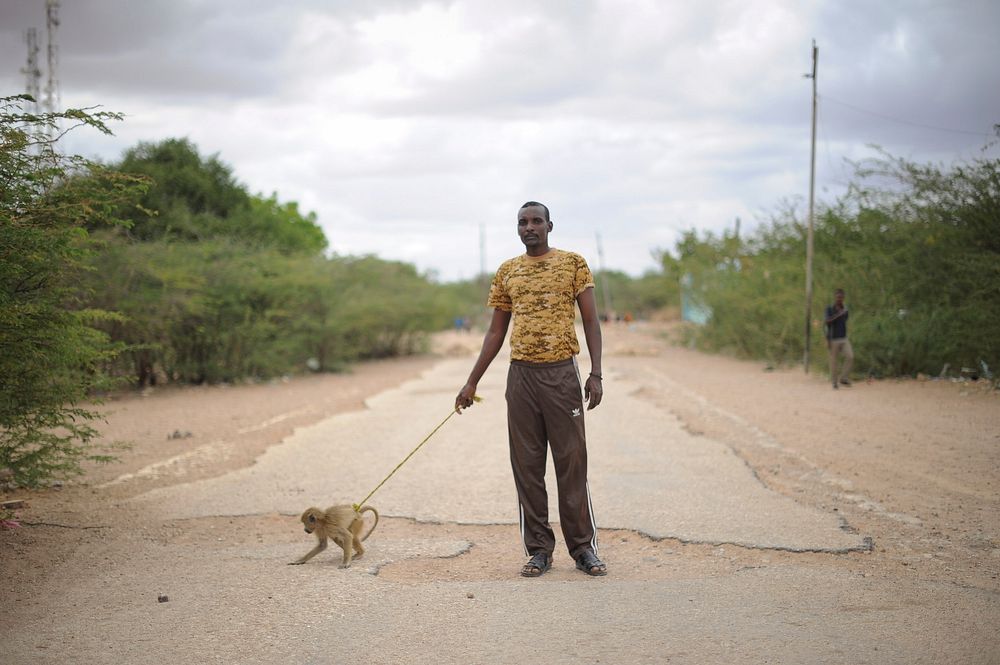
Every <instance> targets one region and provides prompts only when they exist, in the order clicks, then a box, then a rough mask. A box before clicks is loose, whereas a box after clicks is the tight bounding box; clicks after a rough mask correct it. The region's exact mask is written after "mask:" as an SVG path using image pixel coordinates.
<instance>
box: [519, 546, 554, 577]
mask: <svg viewBox="0 0 1000 665" xmlns="http://www.w3.org/2000/svg"><path fill="white" fill-rule="evenodd" d="M551 567H552V557H551V556H549V555H548V554H546V553H545V552H539V553H538V554H536V555H534V556H533V557H531V558H530V559H529V560H528V563H526V564H524V566H522V568H521V576H522V577H538V576H539V575H541V574H542V573H544V572H545V571H546V570H548V569H549V568H551Z"/></svg>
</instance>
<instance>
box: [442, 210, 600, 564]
mask: <svg viewBox="0 0 1000 665" xmlns="http://www.w3.org/2000/svg"><path fill="white" fill-rule="evenodd" d="M551 231H552V221H551V219H550V218H549V209H548V208H547V207H546V206H544V205H542V204H541V203H537V202H535V201H528V202H527V203H525V204H524V205H523V206H521V209H520V211H519V212H518V216H517V233H518V235H519V236H520V238H521V242H522V243H524V247H525V250H526V252H525V253H524V254H522V255H520V256H517V257H515V258H513V259H510V260H509V261H505V262H504V263H503V264H502V265H501V266H500V268H499V269H498V270H497V273H496V277H494V279H493V284H492V285H491V286H490V295H489V299H488V301H487V306H488V307H492V308H493V318H492V320H491V321H490V327H489V330H487V331H486V336H485V338H484V339H483V347H482V351H481V352H480V354H479V359H478V360H476V364H475V365H474V366H473V368H472V372H471V373H470V374H469V379H468V381H467V382H466V384H465V385H464V386H463V387H462V390H461V391H460V392H459V393H458V396H457V397H456V398H455V408H456V409H457V410H459V411H461V410H462V409H464V408H467V407H469V406H472V404H473V396H474V395H475V394H476V386H477V385H478V383H479V379H481V378H482V376H483V374H484V373H485V372H486V368H487V367H489V365H490V363H491V362H492V361H493V359H494V358H495V357H496V355H497V353H498V352H499V351H500V347H501V346H502V345H503V340H504V337H505V336H506V334H507V327H508V325H509V324H510V320H511V317H512V316H513V319H514V330H513V333H512V334H511V338H510V348H511V353H510V358H511V361H510V369H509V370H508V373H507V393H506V397H507V430H508V439H509V443H510V461H511V467H512V468H513V471H514V484H515V486H516V488H517V496H518V501H519V503H520V526H521V539H522V541H523V543H524V550H525V555H526V556H530V557H531V558H530V559H529V560H528V562H527V563H526V564H524V566H523V567H522V568H521V575H523V576H525V577H538V576H539V575H541V574H542V573H544V572H545V571H546V570H548V569H549V568H550V567H551V566H552V552H553V550H554V549H555V536H554V534H553V532H552V527H551V526H550V524H549V502H548V494H547V492H546V489H545V460H546V457H547V455H548V448H549V447H550V446H551V448H552V461H553V464H554V466H555V470H556V484H557V486H558V489H559V523H560V524H561V526H562V532H563V538H564V539H565V541H566V547H567V549H569V554H570V556H571V557H573V559H574V560H575V561H576V567H577V568H579V569H580V570H582V571H583V572H585V573H587V574H588V575H605V574H607V570H608V569H607V566H605V565H604V562H602V561H601V560H600V559H599V558H598V557H597V523H596V521H595V520H594V514H593V509H592V506H591V503H590V488H589V486H588V484H587V441H586V437H585V433H584V426H583V399H584V398H586V400H587V410H588V411H589V410H590V409H593V408H594V407H596V406H597V405H598V404H600V403H601V397H602V396H603V394H604V389H603V387H602V385H601V324H600V321H599V319H598V316H597V302H596V299H595V298H594V276H593V274H591V272H590V268H589V267H588V266H587V262H586V261H585V260H584V259H583V257H582V256H580V255H578V254H574V253H573V252H567V251H563V250H560V249H555V248H553V247H549V233H550V232H551ZM577 306H579V308H580V314H581V316H582V318H583V330H584V334H585V335H586V338H587V350H588V351H589V353H590V374H589V376H588V377H587V381H586V383H583V382H581V380H580V371H579V368H578V367H577V363H576V355H577V354H578V353H579V352H580V343H579V341H578V340H577V337H576V329H575V327H574V322H575V320H576V307H577Z"/></svg>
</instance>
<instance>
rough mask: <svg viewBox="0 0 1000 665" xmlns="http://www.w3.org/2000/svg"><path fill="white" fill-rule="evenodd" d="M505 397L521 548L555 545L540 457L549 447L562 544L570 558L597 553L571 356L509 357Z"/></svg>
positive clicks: (546, 549)
mask: <svg viewBox="0 0 1000 665" xmlns="http://www.w3.org/2000/svg"><path fill="white" fill-rule="evenodd" d="M506 397H507V431H508V436H509V440H510V463H511V467H512V468H513V470H514V485H515V486H516V488H517V498H518V502H519V503H520V526H521V540H522V541H523V542H524V550H525V553H526V554H528V555H533V554H537V553H539V552H544V553H546V554H550V555H551V554H552V551H553V550H554V549H555V536H554V534H553V533H552V527H551V526H550V525H549V499H548V493H547V492H546V489H545V463H546V456H547V453H548V448H549V447H551V448H552V462H553V466H554V467H555V471H556V486H557V488H558V491H559V524H560V526H561V527H562V533H563V538H564V539H565V540H566V548H567V549H568V550H569V554H570V556H571V557H573V558H574V559H575V558H576V557H577V556H579V555H580V553H581V552H583V551H584V550H588V549H589V550H591V551H593V552H594V553H595V554H596V553H597V525H596V522H595V521H594V514H593V508H592V506H591V503H590V488H589V486H588V484H587V440H586V435H585V431H584V425H583V412H584V405H583V387H582V384H581V382H580V373H579V370H578V369H577V366H576V358H570V359H568V360H566V361H563V362H559V363H545V364H533V363H524V362H520V361H516V360H515V361H512V362H511V365H510V370H509V371H508V373H507V393H506Z"/></svg>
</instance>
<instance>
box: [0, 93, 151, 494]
mask: <svg viewBox="0 0 1000 665" xmlns="http://www.w3.org/2000/svg"><path fill="white" fill-rule="evenodd" d="M31 101H34V100H32V99H31V98H30V97H28V96H26V95H22V96H14V97H2V98H0V468H6V469H9V470H10V471H11V472H13V478H14V481H15V482H16V483H18V484H19V485H22V486H29V487H30V486H36V485H38V484H40V483H41V482H43V481H44V480H46V479H49V478H53V477H66V476H69V475H74V474H79V473H80V472H81V469H80V463H81V462H82V461H83V460H85V459H94V460H104V459H108V458H107V457H106V456H104V455H99V454H96V453H95V452H94V443H95V438H96V435H97V432H96V431H95V430H94V428H93V427H92V426H91V423H92V422H93V421H94V419H95V418H96V417H97V414H96V413H95V412H94V411H93V410H91V409H89V408H87V406H86V404H87V399H88V396H89V395H90V394H91V393H92V391H94V390H95V389H98V388H101V387H102V386H103V385H104V384H105V375H104V373H103V365H104V363H106V362H107V361H108V360H109V359H110V358H111V357H113V356H114V355H115V353H117V352H118V350H119V347H117V346H116V345H114V344H112V343H111V342H110V341H109V340H108V338H107V336H106V335H105V334H104V333H102V332H100V331H99V330H98V329H97V328H96V327H95V324H96V323H98V322H100V321H107V320H108V319H112V318H115V317H116V316H117V315H116V314H114V313H112V312H108V311H104V310H97V309H88V308H86V306H85V302H86V294H85V293H82V292H81V291H80V288H79V286H78V284H79V280H78V279H77V277H78V275H79V272H80V271H81V270H83V269H84V266H85V262H86V259H87V257H88V256H89V254H90V253H91V252H92V250H93V240H92V238H91V237H90V235H89V233H88V230H87V229H88V228H94V227H95V226H96V225H116V224H121V223H122V222H121V221H120V219H119V212H118V211H119V210H120V209H121V207H122V206H124V205H126V204H129V203H131V202H133V201H135V200H137V198H138V196H139V195H140V194H141V193H142V191H144V190H145V188H146V180H145V179H144V178H142V177H136V176H128V175H124V174H122V173H118V172H115V171H113V170H109V169H106V168H104V167H102V166H101V165H99V164H97V163H95V162H92V161H90V160H87V159H85V158H83V157H81V156H78V155H63V154H61V153H60V152H59V151H58V149H57V144H58V141H59V139H60V138H61V137H62V136H63V135H65V133H66V132H68V131H71V130H73V129H75V128H78V127H91V128H94V129H96V130H98V131H100V132H102V133H104V134H110V133H111V131H110V130H109V129H108V127H107V125H106V123H107V122H108V121H111V120H120V119H121V115H120V114H117V113H111V112H106V111H95V110H93V109H70V110H66V111H62V112H59V113H45V114H32V113H28V112H26V111H25V110H24V107H25V105H26V103H28V102H31ZM61 125H62V126H68V129H65V130H60V126H61Z"/></svg>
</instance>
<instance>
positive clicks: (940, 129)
mask: <svg viewBox="0 0 1000 665" xmlns="http://www.w3.org/2000/svg"><path fill="white" fill-rule="evenodd" d="M820 99H822V100H823V101H826V102H833V103H834V104H839V105H840V106H845V107H847V108H849V109H851V110H852V111H857V112H858V113H864V114H867V115H871V116H875V117H876V118H882V119H883V120H888V121H889V122H897V123H899V124H901V125H910V126H911V127H920V128H921V129H932V130H934V131H938V132H951V133H953V134H968V135H969V136H986V135H988V134H989V132H988V131H987V132H973V131H969V130H967V129H952V128H950V127H936V126H934V125H925V124H923V123H919V122H912V121H910V120H903V119H902V118H894V117H893V116H890V115H885V114H884V113H878V112H876V111H870V110H868V109H863V108H861V107H860V106H854V105H853V104H848V103H847V102H842V101H840V100H839V99H834V98H833V97H830V96H828V95H821V96H820Z"/></svg>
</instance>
